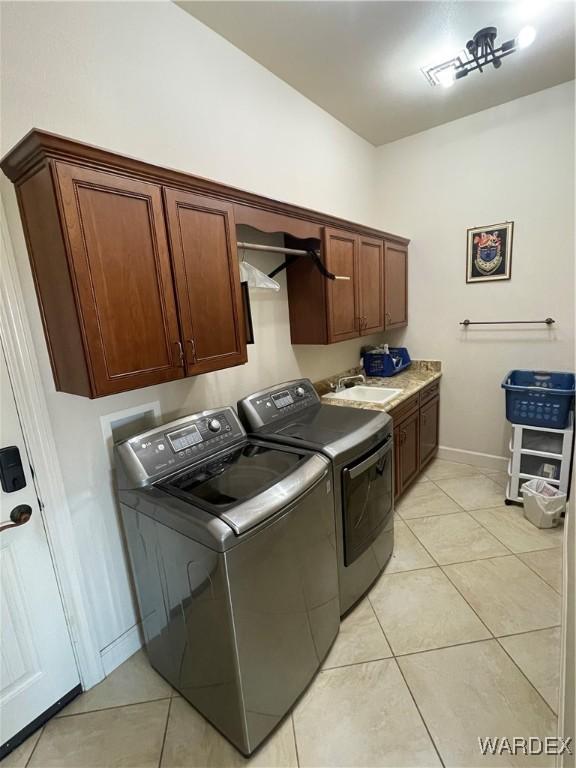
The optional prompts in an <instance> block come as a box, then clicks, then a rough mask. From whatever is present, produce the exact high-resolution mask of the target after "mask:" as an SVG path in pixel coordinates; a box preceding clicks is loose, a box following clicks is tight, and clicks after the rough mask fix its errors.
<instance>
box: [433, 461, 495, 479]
mask: <svg viewBox="0 0 576 768" xmlns="http://www.w3.org/2000/svg"><path fill="white" fill-rule="evenodd" d="M479 474H482V470H481V469H478V467H473V466H471V465H470V464H462V463H460V462H459V461H446V460H445V459H434V461H433V462H432V463H431V464H429V465H428V466H427V467H426V477H428V478H429V479H430V480H433V481H434V482H436V481H437V480H442V479H444V478H446V477H469V476H470V475H479Z"/></svg>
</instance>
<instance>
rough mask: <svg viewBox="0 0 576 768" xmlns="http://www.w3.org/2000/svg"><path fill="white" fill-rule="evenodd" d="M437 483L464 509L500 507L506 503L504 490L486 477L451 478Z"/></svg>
mask: <svg viewBox="0 0 576 768" xmlns="http://www.w3.org/2000/svg"><path fill="white" fill-rule="evenodd" d="M436 483H437V485H438V486H440V488H442V490H443V491H445V492H446V493H447V494H448V496H450V497H451V498H452V499H454V501H455V502H456V503H457V504H460V506H461V507H463V508H464V509H482V508H483V507H500V506H502V504H503V502H504V496H505V493H504V490H503V489H502V488H501V487H500V486H499V485H498V483H495V482H494V480H491V479H490V478H489V477H487V476H486V475H475V476H473V477H457V478H449V479H447V480H438V481H436Z"/></svg>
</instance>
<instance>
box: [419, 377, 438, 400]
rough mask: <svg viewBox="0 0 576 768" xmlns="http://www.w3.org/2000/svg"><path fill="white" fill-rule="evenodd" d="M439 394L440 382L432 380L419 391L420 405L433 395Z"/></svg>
mask: <svg viewBox="0 0 576 768" xmlns="http://www.w3.org/2000/svg"><path fill="white" fill-rule="evenodd" d="M439 394H440V382H439V381H433V382H432V384H428V385H427V386H426V387H424V389H422V390H421V391H420V405H424V403H427V402H428V401H429V400H432V398H433V397H437V396H438V395H439Z"/></svg>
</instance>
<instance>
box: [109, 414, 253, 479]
mask: <svg viewBox="0 0 576 768" xmlns="http://www.w3.org/2000/svg"><path fill="white" fill-rule="evenodd" d="M245 436H246V433H245V431H244V429H243V428H242V425H241V424H240V421H239V420H238V416H237V415H236V414H235V413H234V411H233V410H232V408H229V407H228V408H224V409H218V410H214V411H203V412H202V413H196V414H192V415H190V416H186V417H185V418H183V419H178V420H177V421H173V422H171V423H169V424H165V425H164V426H162V427H157V428H156V429H151V430H149V431H148V432H144V433H142V434H141V435H136V436H135V437H132V438H130V439H129V440H126V441H125V442H123V443H120V444H119V445H118V446H117V452H118V454H119V455H120V456H121V458H122V461H123V464H124V466H125V469H126V471H127V473H128V474H129V475H130V476H131V477H134V478H135V479H136V478H138V480H139V483H138V484H145V482H146V481H150V480H156V479H158V477H161V476H164V475H166V474H169V473H171V472H176V471H177V470H178V469H180V468H181V467H183V466H186V465H187V464H191V463H195V462H196V461H199V460H202V459H205V458H207V457H209V456H210V455H211V454H213V453H217V452H218V451H221V450H222V449H223V448H225V447H227V446H228V445H230V444H233V443H234V442H238V441H241V440H243V439H244V437H245Z"/></svg>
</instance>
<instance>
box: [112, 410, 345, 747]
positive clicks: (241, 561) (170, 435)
mask: <svg viewBox="0 0 576 768" xmlns="http://www.w3.org/2000/svg"><path fill="white" fill-rule="evenodd" d="M116 466H117V482H118V492H119V497H120V506H121V510H122V518H123V523H124V528H125V533H126V541H127V544H128V550H129V553H130V560H131V565H132V573H133V576H134V583H135V586H136V592H137V596H138V602H139V607H140V613H141V617H142V624H143V629H144V636H145V641H146V651H147V653H148V657H149V659H150V662H151V664H152V666H153V667H154V668H155V669H156V670H157V671H158V672H159V673H160V674H161V675H162V676H163V677H165V678H166V680H168V681H169V682H170V683H171V684H172V685H173V686H174V687H175V688H176V689H177V690H178V691H179V692H180V693H181V694H182V695H183V696H184V697H185V698H187V699H188V701H190V702H191V703H192V704H193V705H194V706H195V707H196V708H197V709H198V710H199V711H200V712H201V713H202V714H203V715H204V716H205V717H206V718H207V719H208V720H210V722H212V723H213V724H214V725H215V726H216V728H218V729H219V730H220V731H221V732H222V733H223V734H224V735H225V736H226V737H227V738H228V739H229V740H230V741H231V742H232V743H233V744H234V745H235V746H236V747H237V748H238V749H239V750H240V751H241V752H243V753H244V754H245V755H248V754H250V753H251V752H252V751H253V750H254V749H255V748H256V747H257V746H258V745H259V744H260V743H261V742H262V741H263V739H265V738H266V736H268V734H269V733H270V732H271V731H272V730H273V729H274V728H275V726H276V725H277V724H278V723H279V722H280V721H281V720H282V718H283V716H284V715H285V714H286V713H287V712H288V711H289V710H290V708H291V706H292V705H293V703H294V702H295V701H296V699H297V698H298V697H299V696H300V694H301V693H302V692H303V691H304V689H305V688H306V686H307V685H308V684H309V683H310V681H311V680H312V678H313V677H314V674H315V673H316V671H317V670H318V668H319V666H320V664H321V663H322V661H323V659H324V657H325V656H326V654H327V652H328V650H329V648H330V646H331V644H332V642H333V640H334V639H335V637H336V635H337V633H338V626H339V605H338V574H337V564H336V535H335V526H334V514H333V493H332V483H331V474H330V464H329V461H328V460H327V459H326V458H325V457H324V456H321V455H320V454H318V453H314V452H311V451H308V450H306V449H304V448H302V447H297V448H294V447H287V446H286V447H285V446H279V445H273V444H270V443H265V442H263V441H260V440H258V439H253V438H247V436H246V433H245V432H244V429H243V428H242V426H241V424H240V422H239V420H238V417H237V416H236V414H235V412H234V411H233V410H232V408H221V409H217V410H212V411H204V412H203V413H198V414H194V415H192V416H187V417H186V418H183V419H179V420H178V421H174V422H171V423H169V424H165V425H164V426H162V427H159V428H157V429H153V430H150V431H148V432H145V433H143V434H140V435H137V436H135V437H133V438H131V439H129V440H127V441H124V442H122V443H119V444H118V445H117V446H116Z"/></svg>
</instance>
